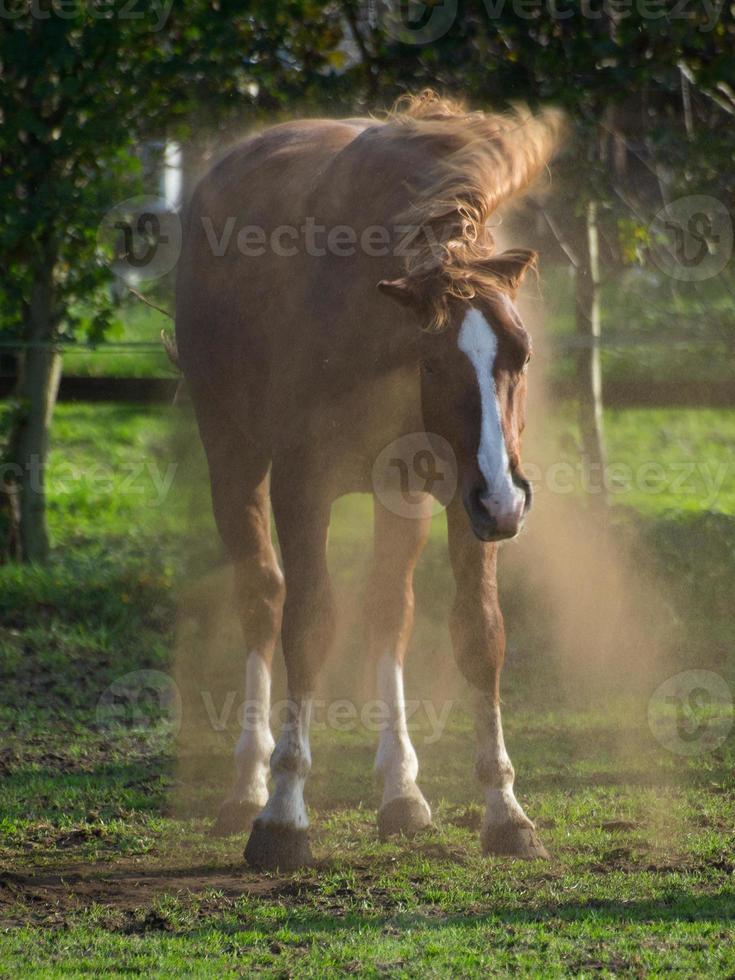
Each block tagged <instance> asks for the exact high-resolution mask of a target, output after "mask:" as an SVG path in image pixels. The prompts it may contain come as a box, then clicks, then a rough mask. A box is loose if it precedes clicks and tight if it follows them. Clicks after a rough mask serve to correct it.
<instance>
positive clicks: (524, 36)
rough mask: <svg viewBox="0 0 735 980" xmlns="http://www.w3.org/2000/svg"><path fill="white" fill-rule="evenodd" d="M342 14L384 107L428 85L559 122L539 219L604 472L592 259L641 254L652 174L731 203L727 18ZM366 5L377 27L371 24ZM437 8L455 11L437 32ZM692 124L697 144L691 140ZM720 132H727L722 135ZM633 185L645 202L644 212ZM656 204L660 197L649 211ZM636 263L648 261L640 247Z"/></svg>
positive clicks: (548, 7)
mask: <svg viewBox="0 0 735 980" xmlns="http://www.w3.org/2000/svg"><path fill="white" fill-rule="evenodd" d="M343 5H344V7H345V8H346V10H347V11H348V12H349V21H350V25H351V29H352V30H353V33H355V35H356V37H357V38H358V47H359V50H360V53H361V55H362V61H363V64H362V66H361V67H360V68H359V69H357V68H356V69H355V72H356V74H357V73H358V72H360V73H361V76H362V78H363V86H364V90H365V91H366V92H372V93H373V95H374V96H375V97H377V98H382V99H383V101H385V102H389V101H390V100H391V99H392V98H393V97H394V96H395V95H396V94H398V93H400V92H401V91H402V90H404V89H406V88H413V89H415V88H416V87H417V86H421V85H422V84H426V85H429V86H432V87H438V88H441V89H442V90H447V91H450V92H452V91H454V92H457V93H460V94H463V95H466V96H467V97H468V98H469V99H470V101H472V102H474V103H475V104H478V103H479V104H480V105H483V104H491V105H494V106H502V105H503V104H504V103H507V102H512V101H515V100H523V101H528V102H530V103H531V104H535V103H539V102H553V103H556V104H558V105H561V106H562V107H563V108H564V109H566V110H567V112H568V115H569V118H570V121H571V130H570V151H569V152H568V154H567V155H566V157H565V159H564V160H562V161H561V163H560V165H559V166H558V167H557V169H556V173H557V175H560V176H557V178H556V180H555V194H554V200H553V202H551V204H550V207H551V211H552V213H551V214H550V215H549V217H550V219H551V220H550V224H551V225H552V227H554V229H555V230H556V233H557V236H558V237H559V238H560V239H561V241H562V242H563V243H564V248H565V251H566V253H567V256H568V257H569V259H570V261H571V262H572V264H573V265H574V269H575V277H576V322H577V332H578V334H579V341H580V352H579V355H578V358H577V380H578V391H579V408H580V411H579V421H580V434H581V439H582V451H583V455H584V457H585V459H586V461H587V464H588V465H589V466H590V467H594V468H595V469H599V470H600V471H601V470H602V467H603V466H604V462H605V455H604V436H603V430H602V383H601V365H600V323H601V308H600V303H601V277H600V253H601V250H603V249H604V250H605V252H606V255H607V257H608V258H609V259H612V260H613V262H614V263H618V264H620V263H621V262H622V260H623V258H624V255H623V251H624V250H621V249H620V248H619V246H618V242H619V240H620V239H621V238H623V237H625V235H628V236H630V235H632V236H633V237H634V238H635V239H636V241H637V243H638V244H639V245H641V244H642V245H643V246H645V244H646V242H647V235H648V229H647V226H648V223H649V222H650V219H651V217H653V215H648V216H647V215H646V211H647V207H648V205H649V202H650V199H651V196H650V192H651V187H650V184H651V181H650V179H649V175H650V173H656V172H657V170H659V169H662V168H664V167H666V168H667V169H668V170H669V171H671V172H672V175H671V182H672V184H673V185H676V186H679V187H681V186H686V183H687V179H688V180H691V177H692V174H696V175H697V180H698V182H699V184H700V186H701V185H702V184H704V183H706V181H707V180H709V182H710V186H712V184H713V182H714V181H715V179H716V180H717V181H719V187H720V189H721V193H723V196H724V192H725V191H727V195H728V196H727V198H726V199H729V200H732V190H733V188H732V184H733V177H732V174H733V173H734V172H735V168H733V141H732V139H731V137H730V135H729V131H730V129H731V125H732V120H731V117H732V116H733V115H735V59H733V57H732V50H733V42H735V24H734V19H733V12H732V10H731V9H730V8H729V7H728V6H727V5H720V6H717V7H711V8H710V7H706V6H705V5H701V6H700V7H696V8H694V7H692V8H687V9H685V8H682V6H681V5H680V4H676V3H673V2H672V3H668V4H666V5H665V8H667V9H662V8H661V5H660V4H653V5H648V4H643V3H641V4H632V5H615V4H604V3H600V4H589V3H588V4H580V5H578V6H577V5H573V4H568V5H566V4H559V3H551V4H546V3H541V2H539V3H537V4H530V5H529V4H523V5H522V6H521V7H519V5H516V4H507V3H502V2H500V3H491V2H489V0H486V2H485V3H484V4H482V5H481V4H479V3H478V4H473V5H469V4H451V3H450V4H438V5H433V4H430V3H427V4H426V5H424V4H420V3H418V4H399V3H397V2H392V0H387V2H384V3H382V4H377V5H375V4H372V5H371V4H366V3H362V2H359V0H344V4H343ZM376 6H377V8H378V9H379V10H381V11H382V13H383V16H382V17H378V18H376V17H375V16H371V11H373V10H374V9H375V8H376ZM483 6H484V10H483ZM440 7H443V8H446V9H449V8H451V10H453V11H456V13H454V14H453V15H450V16H449V17H448V18H447V19H446V20H444V21H442V20H441V17H440V14H439V8H440ZM391 16H392V18H393V20H391ZM412 17H413V20H412V19H411V18H412ZM396 18H397V19H398V20H400V19H401V18H404V21H403V25H404V29H403V31H402V30H401V29H400V28H399V29H398V30H396ZM432 27H433V29H431V28H432ZM682 118H683V119H684V122H685V129H686V132H684V131H683V127H682ZM698 120H701V122H700V123H699V124H700V125H703V126H704V133H705V136H706V139H705V140H701V139H698V138H697V128H698ZM723 123H726V124H727V128H726V129H724V130H723V135H722V136H718V135H717V129H718V127H721V126H722V124H723ZM686 137H688V138H686ZM713 171H715V172H716V173H713ZM641 185H642V187H643V190H644V192H645V193H647V194H648V195H649V197H648V201H646V202H645V203H644V195H642V194H641V193H640V187H641ZM560 188H561V193H559V190H560ZM657 191H658V193H659V195H660V194H661V190H660V187H659V188H657ZM705 193H706V191H705ZM665 203H666V201H665V200H664V199H663V198H662V197H661V198H660V204H659V206H661V205H663V204H665ZM629 251H630V250H629ZM637 251H638V254H639V257H641V258H642V257H643V256H644V255H645V247H643V248H638V249H637ZM594 499H595V500H597V501H600V500H602V499H603V498H602V495H599V496H597V497H596V498H594Z"/></svg>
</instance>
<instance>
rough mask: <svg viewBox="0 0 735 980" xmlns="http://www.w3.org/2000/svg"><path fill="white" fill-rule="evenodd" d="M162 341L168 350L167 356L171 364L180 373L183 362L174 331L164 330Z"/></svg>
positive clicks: (164, 347)
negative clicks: (180, 359)
mask: <svg viewBox="0 0 735 980" xmlns="http://www.w3.org/2000/svg"><path fill="white" fill-rule="evenodd" d="M161 343H162V344H163V349H164V350H165V351H166V356H167V357H168V359H169V361H171V364H172V365H173V366H174V367H175V368H176V370H177V371H178V372H179V373H180V372H181V362H180V361H179V349H178V347H177V346H176V338H175V337H174V335H173V334H172V333H168V331H167V330H162V331H161Z"/></svg>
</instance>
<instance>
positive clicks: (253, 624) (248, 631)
mask: <svg viewBox="0 0 735 980" xmlns="http://www.w3.org/2000/svg"><path fill="white" fill-rule="evenodd" d="M202 415H203V413H200V418H199V422H200V431H201V434H202V441H203V443H204V447H205V450H206V453H207V459H208V462H209V475H210V482H211V488H212V504H213V509H214V516H215V519H216V521H217V527H218V529H219V532H220V535H221V537H222V541H223V543H224V545H225V548H226V550H227V553H228V556H229V558H230V559H231V560H232V562H233V564H234V578H235V603H236V606H237V611H238V615H239V618H240V622H241V624H242V629H243V634H244V638H245V644H246V650H247V662H246V668H245V704H244V705H243V709H242V732H241V734H240V738H239V740H238V742H237V746H236V748H235V778H234V781H233V785H232V789H231V791H230V793H229V794H228V796H227V798H226V799H225V801H224V803H223V804H222V807H221V809H220V812H219V816H218V817H217V821H216V823H215V826H214V831H213V832H214V833H215V834H231V833H238V832H241V831H245V830H248V829H249V828H250V826H251V824H252V821H253V819H254V818H255V816H256V815H257V813H258V812H259V811H260V810H261V809H262V807H263V806H264V805H265V803H266V802H267V799H268V761H269V759H270V755H271V752H272V751H273V745H274V743H273V737H272V735H271V731H270V724H269V712H270V680H271V662H272V660H273V651H274V648H275V645H276V640H277V638H278V632H279V629H280V622H281V609H282V605H283V594H284V586H283V576H282V574H281V570H280V568H279V566H278V560H277V558H276V554H275V551H274V548H273V543H272V540H271V528H270V505H269V500H268V468H269V460H268V458H267V457H266V455H265V454H264V453H262V452H261V451H260V450H258V449H256V448H255V447H254V446H252V444H250V443H248V442H247V441H246V440H245V439H244V438H243V436H242V434H241V433H240V432H239V431H238V430H237V429H235V428H234V427H232V426H230V425H228V422H227V419H226V417H219V418H212V417H211V412H210V410H207V415H206V416H205V417H204V418H203V417H202Z"/></svg>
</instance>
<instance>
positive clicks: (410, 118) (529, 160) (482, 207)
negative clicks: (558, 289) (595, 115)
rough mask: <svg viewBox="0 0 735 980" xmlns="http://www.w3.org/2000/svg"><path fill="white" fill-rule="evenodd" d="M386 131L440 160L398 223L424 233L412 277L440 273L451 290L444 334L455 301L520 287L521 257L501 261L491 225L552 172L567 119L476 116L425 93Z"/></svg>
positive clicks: (439, 312)
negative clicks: (495, 216)
mask: <svg viewBox="0 0 735 980" xmlns="http://www.w3.org/2000/svg"><path fill="white" fill-rule="evenodd" d="M386 126H387V127H390V128H391V129H392V130H393V131H394V132H395V133H396V135H400V136H401V137H402V138H403V139H410V140H418V141H421V142H422V143H424V144H426V146H427V147H428V148H429V151H430V153H431V155H432V156H433V157H434V159H435V162H434V163H433V165H431V166H430V168H429V170H428V172H427V173H426V174H423V175H421V177H420V178H419V179H418V180H417V181H416V183H415V185H414V186H412V188H411V190H412V197H413V200H412V203H411V205H410V207H409V208H408V210H407V211H406V212H405V213H404V214H402V215H400V216H399V220H401V221H402V222H404V223H405V224H407V225H410V226H411V227H416V228H421V229H422V234H421V235H420V236H419V238H418V240H417V242H416V245H415V247H414V248H412V249H411V250H410V251H411V254H410V255H409V256H408V257H407V259H406V272H407V274H408V275H411V276H417V277H421V278H423V277H429V276H436V273H437V271H438V267H439V266H440V267H441V271H442V273H443V278H444V290H443V291H442V293H441V295H437V297H436V301H435V304H434V311H433V313H434V317H433V322H432V324H431V325H430V327H429V329H435V330H439V329H442V327H443V326H444V325H445V323H446V320H447V315H448V313H447V304H448V297H449V296H455V297H462V298H472V296H474V295H476V294H477V293H480V292H485V291H488V290H497V289H498V288H504V289H510V290H513V289H515V288H516V286H517V282H515V280H514V273H513V271H512V270H514V269H517V268H518V262H517V261H516V259H517V258H518V257H519V256H517V255H514V253H508V252H505V253H503V254H502V255H497V254H495V244H494V241H493V237H492V234H491V233H490V230H489V228H488V225H487V222H488V219H489V218H490V216H491V214H492V213H493V211H495V209H496V208H497V207H498V206H499V205H500V204H501V203H503V202H504V201H507V200H509V199H510V198H512V197H515V196H516V195H518V194H520V193H521V192H522V191H524V190H525V189H526V188H527V187H528V186H529V185H530V184H531V183H532V182H533V181H534V179H535V178H536V177H537V176H538V175H539V173H540V172H541V171H542V170H543V169H544V168H545V167H546V165H547V164H548V162H549V160H550V159H551V157H552V156H553V155H554V153H555V151H556V150H557V148H558V146H559V143H560V140H561V134H562V128H563V116H562V114H561V112H559V111H558V110H556V109H545V110H544V111H542V112H541V113H539V114H538V115H533V114H532V113H531V112H530V110H529V109H528V108H526V107H524V106H518V107H516V108H515V109H514V110H513V111H512V112H509V113H503V114H499V113H486V112H477V111H476V112H472V111H468V109H467V108H466V106H465V105H464V103H462V102H460V101H458V100H454V99H446V98H441V97H439V96H438V95H437V94H436V93H434V92H432V91H430V90H426V91H424V92H421V93H420V94H419V95H413V96H410V95H407V96H402V97H401V98H400V99H398V101H397V102H396V103H395V105H394V106H393V108H392V109H391V110H390V112H389V113H388V114H387V117H386ZM524 254H525V255H528V253H524ZM531 261H533V259H532V258H531Z"/></svg>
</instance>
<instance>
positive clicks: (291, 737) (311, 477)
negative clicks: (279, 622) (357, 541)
mask: <svg viewBox="0 0 735 980" xmlns="http://www.w3.org/2000/svg"><path fill="white" fill-rule="evenodd" d="M314 463H315V464H316V461H314ZM271 498H272V500H273V511H274V514H275V518H276V526H277V528H278V538H279V541H280V544H281V554H282V556H283V568H284V572H285V575H286V604H285V606H284V610H283V629H282V634H281V636H282V642H283V655H284V659H285V661H286V673H287V677H288V702H287V705H286V710H285V712H284V714H285V717H284V718H283V727H282V729H281V733H280V735H279V738H278V744H277V745H276V748H275V751H274V752H273V755H272V757H271V773H272V775H273V783H274V785H273V790H272V791H271V795H270V797H269V798H268V803H267V805H266V807H265V809H264V810H263V811H262V813H260V815H259V816H258V818H257V820H256V821H255V823H254V824H253V830H252V833H251V834H250V838H249V840H248V843H247V847H246V848H245V858H246V860H247V861H248V863H249V864H250V865H251V866H253V867H255V868H279V869H280V870H281V871H289V870H293V869H294V868H297V867H300V866H301V865H303V864H308V863H309V862H310V861H311V852H310V849H309V841H308V831H307V828H308V826H309V820H308V816H307V812H306V806H305V803H304V786H305V783H306V779H307V777H308V775H309V771H310V769H311V752H310V748H309V722H310V715H311V706H312V699H313V693H314V686H315V684H316V679H317V674H318V672H319V668H320V666H321V664H322V663H323V661H324V658H325V657H326V655H327V652H328V650H329V647H330V645H331V641H332V638H333V635H334V620H335V610H334V600H333V597H332V591H331V586H330V581H329V574H328V570H327V555H326V551H327V531H328V527H329V513H330V505H329V500H328V499H327V498H326V496H325V495H324V494H323V493H322V492H321V491H320V489H319V472H318V469H317V472H314V469H313V468H311V467H309V466H307V465H305V464H304V462H303V460H302V459H301V458H300V457H299V456H297V455H296V454H292V455H291V456H290V457H289V461H287V462H286V465H283V464H282V465H281V466H278V464H277V462H274V472H273V482H272V491H271Z"/></svg>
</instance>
